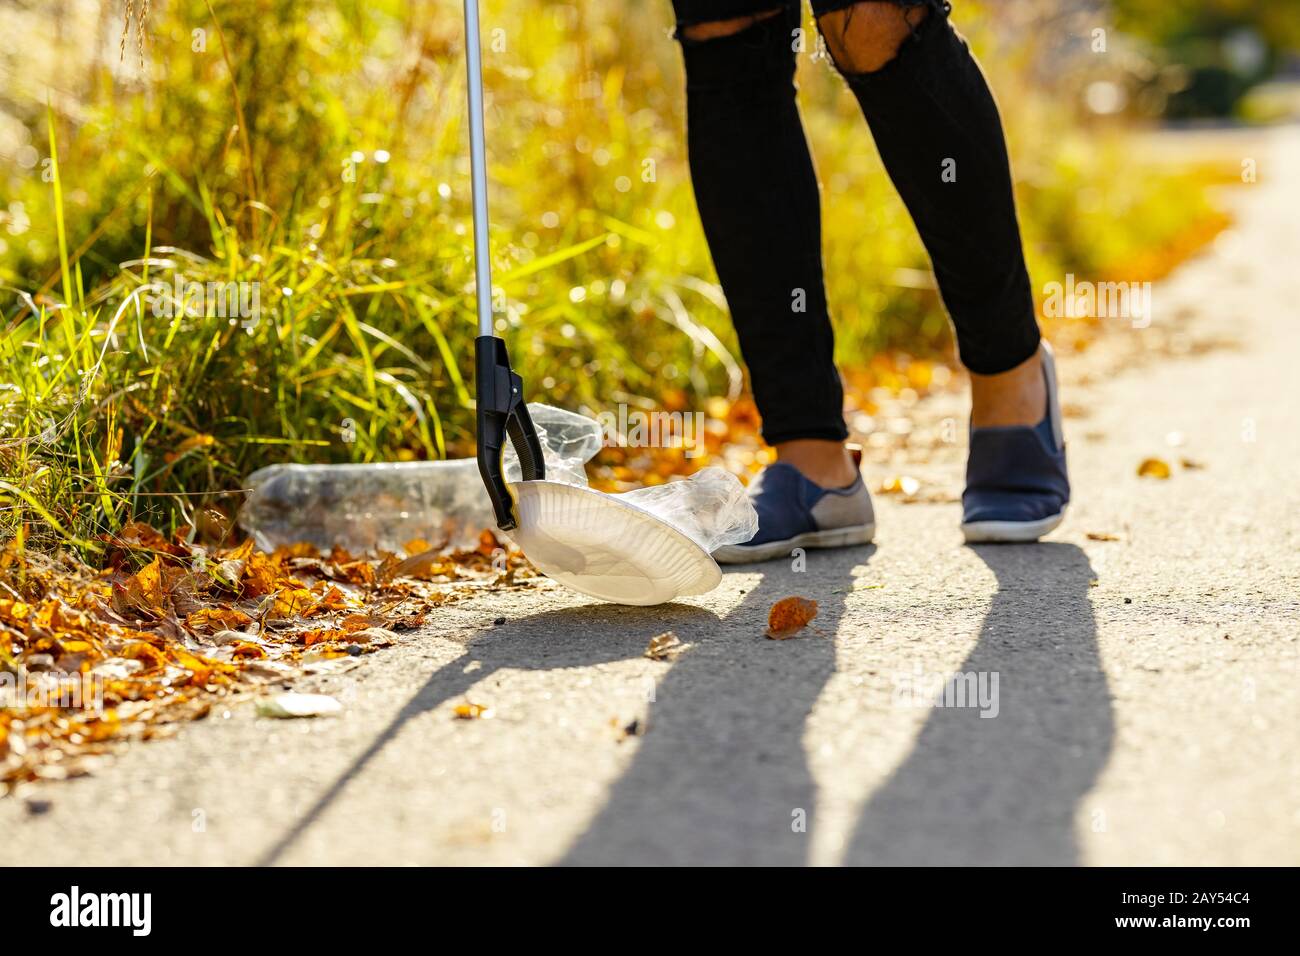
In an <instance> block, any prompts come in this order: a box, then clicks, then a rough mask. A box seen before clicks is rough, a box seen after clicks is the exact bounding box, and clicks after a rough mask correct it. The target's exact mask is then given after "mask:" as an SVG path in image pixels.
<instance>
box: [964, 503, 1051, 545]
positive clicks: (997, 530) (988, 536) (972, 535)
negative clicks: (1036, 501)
mask: <svg viewBox="0 0 1300 956" xmlns="http://www.w3.org/2000/svg"><path fill="white" fill-rule="evenodd" d="M1064 520H1065V509H1064V508H1062V509H1061V510H1060V511H1059V512H1057V513H1056V514H1054V515H1048V516H1047V517H1046V518H1039V519H1038V520H1037V521H972V522H970V523H969V524H963V525H962V526H961V533H962V534H963V535H964V536H965V538H966V543H967V544H1024V543H1026V542H1029V541H1037V540H1038V539H1039V538H1041V537H1042V536H1043V535H1045V534H1047V533H1048V532H1049V531H1051V530H1053V529H1054V528H1056V526H1057V525H1059V524H1060V523H1061V522H1062V521H1064Z"/></svg>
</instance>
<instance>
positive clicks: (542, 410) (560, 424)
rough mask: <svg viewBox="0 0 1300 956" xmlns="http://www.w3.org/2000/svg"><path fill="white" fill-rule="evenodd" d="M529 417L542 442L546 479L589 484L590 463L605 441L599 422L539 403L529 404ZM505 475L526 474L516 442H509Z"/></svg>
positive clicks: (517, 476)
mask: <svg viewBox="0 0 1300 956" xmlns="http://www.w3.org/2000/svg"><path fill="white" fill-rule="evenodd" d="M528 416H529V417H530V418H531V419H532V420H533V429H534V430H535V431H536V432H537V438H538V440H539V441H540V442H541V443H542V458H543V459H544V460H545V462H546V480H547V481H558V482H560V483H561V484H565V485H579V486H581V487H583V488H585V487H587V467H586V466H587V462H589V461H591V459H593V458H595V457H596V453H597V452H598V451H600V448H601V445H602V444H603V443H604V434H603V432H602V430H601V427H600V422H598V421H596V420H594V419H591V418H588V417H587V416H586V415H580V414H579V413H577V412H569V411H565V410H564V409H563V408H556V407H555V406H553V405H543V404H542V403H540V402H529V403H528ZM504 464H505V477H506V481H508V482H512V483H513V482H516V481H519V480H520V478H522V477H523V474H522V472H521V471H520V468H519V456H518V455H516V454H515V448H514V445H512V444H510V443H509V442H506V450H505V458H504Z"/></svg>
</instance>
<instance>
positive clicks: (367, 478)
mask: <svg viewBox="0 0 1300 956" xmlns="http://www.w3.org/2000/svg"><path fill="white" fill-rule="evenodd" d="M528 410H529V413H530V414H531V415H532V418H533V422H534V424H535V426H536V428H537V434H538V437H539V438H540V439H541V441H542V448H543V454H544V455H545V457H546V471H547V476H548V477H553V479H554V480H555V481H561V482H564V483H566V484H573V485H582V486H585V485H586V484H587V474H586V469H585V466H586V463H587V462H588V461H589V460H590V459H591V458H592V457H593V456H594V455H595V454H596V452H597V451H599V450H600V446H601V428H600V424H599V423H598V422H595V421H593V420H591V419H590V418H587V417H585V416H583V415H579V414H576V413H574V412H567V411H565V410H564V409H561V408H553V407H551V406H549V405H541V404H530V405H529V406H528ZM505 468H506V477H507V479H508V480H513V481H518V479H519V461H518V459H517V458H516V457H515V455H514V452H513V450H507V452H506V458H505ZM246 486H247V487H248V489H249V494H248V498H247V499H246V500H245V502H244V506H243V508H241V509H240V512H239V523H240V525H242V526H243V528H244V529H245V530H246V531H248V532H249V533H250V534H251V535H253V538H254V540H255V541H256V542H257V546H258V547H259V548H263V549H265V550H268V551H270V550H273V549H274V548H276V547H279V546H281V545H290V544H298V543H299V542H303V541H305V542H309V543H310V544H312V545H314V546H315V547H317V548H319V549H320V550H322V551H329V550H330V549H331V548H333V547H334V546H335V545H339V546H341V547H344V548H346V549H347V550H348V551H350V552H352V553H353V554H365V553H374V552H376V551H394V552H399V551H404V550H405V548H406V545H407V543H409V542H411V541H414V540H417V539H418V540H423V541H427V542H428V543H429V544H431V545H434V546H442V547H448V548H458V547H470V546H472V545H474V544H476V543H477V542H478V536H479V533H480V532H482V530H483V529H484V528H491V527H494V526H495V524H496V518H495V517H494V516H493V514H492V506H491V503H490V502H489V501H488V497H487V495H486V494H485V493H484V490H483V481H482V479H481V478H480V477H479V473H478V462H477V461H475V460H474V459H473V458H457V459H451V460H448V461H413V462H372V463H367V464H351V465H271V466H269V467H267V468H261V469H259V470H257V471H255V472H253V474H251V475H250V476H249V477H248V481H247V483H246Z"/></svg>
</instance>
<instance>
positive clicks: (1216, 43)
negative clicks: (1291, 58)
mask: <svg viewBox="0 0 1300 956" xmlns="http://www.w3.org/2000/svg"><path fill="white" fill-rule="evenodd" d="M1112 5H1113V8H1114V11H1115V18H1116V23H1117V25H1118V26H1119V27H1120V28H1121V29H1123V30H1125V31H1127V32H1129V33H1132V34H1134V35H1136V36H1140V37H1143V38H1145V39H1147V40H1149V41H1151V42H1153V43H1155V44H1156V45H1158V46H1159V47H1161V48H1162V49H1163V50H1164V51H1165V55H1166V56H1167V57H1168V59H1169V60H1170V61H1172V62H1174V63H1176V64H1179V65H1180V66H1182V67H1183V68H1184V69H1185V70H1186V71H1187V72H1186V82H1185V83H1184V84H1183V87H1182V89H1180V90H1178V91H1176V92H1174V93H1173V94H1171V95H1170V96H1169V97H1168V100H1167V102H1166V106H1165V113H1166V115H1167V116H1170V117H1173V118H1186V117H1196V116H1226V115H1229V114H1231V113H1232V111H1233V109H1234V107H1235V106H1236V105H1237V103H1238V101H1239V100H1240V99H1241V97H1242V96H1243V95H1244V94H1245V93H1246V91H1247V90H1249V89H1250V88H1251V87H1252V86H1254V85H1255V84H1257V83H1259V82H1261V81H1262V80H1264V79H1266V78H1268V77H1269V76H1270V75H1271V74H1272V73H1273V72H1274V70H1275V69H1276V67H1277V64H1278V62H1279V60H1280V59H1281V57H1282V55H1283V54H1285V53H1287V52H1291V51H1297V50H1300V0H1274V2H1270V3H1261V2H1259V0H1113V4H1112Z"/></svg>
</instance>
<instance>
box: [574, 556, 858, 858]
mask: <svg viewBox="0 0 1300 956" xmlns="http://www.w3.org/2000/svg"><path fill="white" fill-rule="evenodd" d="M874 550H875V549H874V548H861V549H854V550H852V551H839V552H833V553H832V552H827V553H819V552H815V551H813V552H809V555H808V570H807V571H806V572H803V573H797V572H794V571H793V570H792V569H791V567H790V562H789V561H788V560H778V561H770V562H767V563H765V564H762V565H757V566H755V569H756V570H758V571H761V573H762V575H763V576H762V578H761V580H760V582H759V584H758V585H757V586H756V587H755V588H754V589H753V590H751V591H750V592H749V593H748V594H747V595H746V596H745V599H744V600H743V601H742V602H741V604H740V605H739V606H738V607H737V608H736V609H735V610H733V611H732V612H731V613H730V614H728V615H727V616H726V618H725V619H724V621H723V622H722V624H723V626H721V627H715V628H713V629H712V630H711V631H710V632H709V633H708V634H706V635H702V636H701V637H700V639H699V640H698V641H697V642H696V643H695V646H694V647H692V648H691V649H690V650H689V651H688V652H687V653H686V654H684V655H683V656H682V657H681V658H680V659H678V660H677V661H676V662H675V663H674V664H673V665H672V669H671V670H670V671H669V672H668V673H667V675H666V676H665V677H664V678H663V679H662V680H661V681H660V683H659V685H658V687H657V689H656V694H655V700H654V702H653V703H651V705H650V711H649V718H648V721H647V731H646V734H645V736H644V738H642V740H641V742H640V747H639V749H638V750H637V754H636V757H635V758H634V760H633V762H632V765H631V766H630V767H629V768H628V770H627V771H626V773H625V774H624V775H623V776H622V777H621V778H620V779H619V781H618V783H617V784H615V785H614V787H613V789H612V790H611V792H610V797H609V801H608V803H607V804H606V805H605V807H604V808H603V809H602V810H601V812H600V813H599V814H598V815H597V816H596V818H595V819H594V820H593V821H592V823H591V825H590V826H589V827H588V829H587V830H586V832H584V833H583V834H582V835H581V836H580V837H579V838H578V839H577V840H575V842H574V843H573V845H572V846H571V847H570V848H569V851H568V852H567V853H566V854H565V855H564V857H563V858H561V859H560V860H559V861H558V862H560V863H562V864H574V865H620V864H621V865H638V866H643V865H677V866H680V865H749V864H757V865H781V864H802V863H805V862H806V861H807V856H808V849H809V832H811V830H812V826H813V820H812V817H813V811H814V806H815V800H816V787H815V786H814V781H813V778H812V775H811V773H810V771H809V768H808V763H807V759H806V757H805V754H804V743H803V737H804V725H805V722H806V720H807V717H808V715H809V713H810V712H811V710H812V708H813V705H814V704H815V703H816V701H817V698H818V696H819V695H820V694H821V692H822V688H823V686H824V685H825V684H826V681H827V680H828V679H829V678H830V676H831V674H832V673H833V672H834V670H835V633H836V630H837V629H838V627H839V622H840V618H841V617H842V615H843V612H844V600H845V596H846V595H847V593H848V591H849V590H850V589H851V587H852V577H851V572H852V570H853V568H854V567H855V566H857V565H860V564H862V563H865V562H866V561H867V560H868V559H869V557H870V555H871V554H872V553H873V552H874ZM792 594H798V595H803V596H808V597H815V598H817V600H818V604H819V606H818V615H817V618H816V620H814V621H813V627H814V628H816V629H817V630H819V631H820V632H821V633H820V634H818V633H815V632H814V633H809V634H808V635H807V636H801V637H798V638H794V639H791V640H788V641H772V640H767V639H766V638H764V637H763V632H764V631H765V629H766V627H767V614H768V609H769V608H770V607H771V605H772V604H773V603H774V602H775V601H777V600H779V599H781V598H783V597H787V596H789V595H792ZM796 811H802V812H803V814H805V815H806V817H807V830H808V832H795V830H794V827H793V826H792V823H793V821H794V819H795V814H796Z"/></svg>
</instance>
